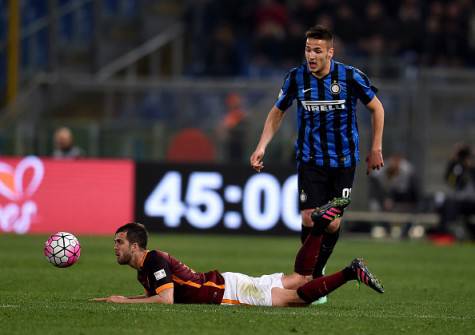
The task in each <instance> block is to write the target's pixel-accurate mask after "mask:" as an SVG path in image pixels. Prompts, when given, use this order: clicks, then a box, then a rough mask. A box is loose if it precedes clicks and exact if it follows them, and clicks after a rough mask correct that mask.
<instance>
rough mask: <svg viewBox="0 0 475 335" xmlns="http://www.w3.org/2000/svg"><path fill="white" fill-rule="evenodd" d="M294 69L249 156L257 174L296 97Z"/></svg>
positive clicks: (286, 78)
mask: <svg viewBox="0 0 475 335" xmlns="http://www.w3.org/2000/svg"><path fill="white" fill-rule="evenodd" d="M295 75H296V69H292V70H290V72H289V73H288V74H287V76H286V77H285V80H284V84H283V85H282V89H281V90H280V93H279V96H278V98H277V101H276V103H275V104H274V106H273V107H272V109H271V110H270V112H269V114H267V119H266V122H265V123H264V129H263V130H262V134H261V138H260V139H259V143H258V144H257V147H256V150H254V152H253V153H252V155H251V158H250V162H251V166H252V168H253V169H254V170H256V171H257V172H261V170H262V169H263V168H264V163H263V158H264V154H265V152H266V148H267V145H268V144H269V143H270V141H271V140H272V137H274V135H275V133H276V132H277V130H279V127H280V124H281V123H282V119H283V118H284V112H285V110H287V108H289V107H290V105H292V101H293V100H294V99H295V97H296V93H297V85H296V81H295Z"/></svg>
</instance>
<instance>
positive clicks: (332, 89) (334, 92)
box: [330, 82, 341, 94]
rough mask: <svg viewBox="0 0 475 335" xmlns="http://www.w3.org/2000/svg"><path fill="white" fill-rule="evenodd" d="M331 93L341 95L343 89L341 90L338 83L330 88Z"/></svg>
mask: <svg viewBox="0 0 475 335" xmlns="http://www.w3.org/2000/svg"><path fill="white" fill-rule="evenodd" d="M330 91H331V92H332V94H338V93H340V91H341V88H340V85H338V83H336V82H335V83H333V84H332V85H331V86H330Z"/></svg>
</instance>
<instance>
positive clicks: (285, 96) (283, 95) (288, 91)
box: [274, 69, 297, 111]
mask: <svg viewBox="0 0 475 335" xmlns="http://www.w3.org/2000/svg"><path fill="white" fill-rule="evenodd" d="M295 72H296V70H295V69H294V70H292V71H290V72H289V73H288V74H287V76H286V77H285V79H284V84H283V85H282V88H281V90H280V92H279V96H278V97H277V101H276V102H275V104H274V105H275V106H276V107H277V108H279V109H280V110H282V111H285V110H287V109H288V108H289V107H290V106H291V105H292V102H293V101H294V99H295V98H296V95H297V94H296V93H297V84H296V82H295Z"/></svg>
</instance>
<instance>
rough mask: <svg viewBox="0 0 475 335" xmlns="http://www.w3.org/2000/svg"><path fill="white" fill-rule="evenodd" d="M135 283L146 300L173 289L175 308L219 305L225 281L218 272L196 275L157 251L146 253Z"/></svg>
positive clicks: (164, 253) (180, 263) (186, 267)
mask: <svg viewBox="0 0 475 335" xmlns="http://www.w3.org/2000/svg"><path fill="white" fill-rule="evenodd" d="M137 279H138V280H139V282H140V283H141V284H142V285H143V287H144V288H145V290H146V292H147V295H148V296H152V295H156V294H158V293H160V292H161V291H163V290H165V289H167V288H173V289H174V302H175V303H177V304H220V303H221V300H222V298H223V294H224V278H223V276H221V274H220V273H219V272H218V271H217V270H214V271H210V272H206V273H201V272H195V271H193V270H192V269H190V268H189V267H188V266H186V265H185V264H183V263H182V262H180V261H179V260H177V259H176V258H174V257H172V256H170V255H169V254H167V253H166V252H163V251H160V250H151V251H149V252H147V254H146V255H145V257H144V260H143V262H142V266H141V267H140V269H139V270H138V271H137Z"/></svg>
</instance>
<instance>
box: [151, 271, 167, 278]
mask: <svg viewBox="0 0 475 335" xmlns="http://www.w3.org/2000/svg"><path fill="white" fill-rule="evenodd" d="M153 275H154V276H155V279H156V280H160V279H162V278H165V277H166V276H167V274H166V273H165V270H164V269H161V270H158V271H157V272H154V273H153Z"/></svg>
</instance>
